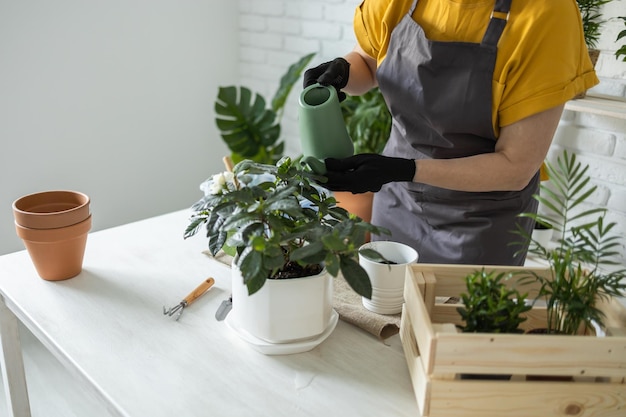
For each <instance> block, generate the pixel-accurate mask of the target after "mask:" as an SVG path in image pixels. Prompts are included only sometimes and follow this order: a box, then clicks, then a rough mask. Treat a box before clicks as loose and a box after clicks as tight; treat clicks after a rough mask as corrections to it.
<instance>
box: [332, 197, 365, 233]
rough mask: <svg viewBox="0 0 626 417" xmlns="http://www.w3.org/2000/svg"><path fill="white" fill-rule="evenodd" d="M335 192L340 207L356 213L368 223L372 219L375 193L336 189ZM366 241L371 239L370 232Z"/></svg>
mask: <svg viewBox="0 0 626 417" xmlns="http://www.w3.org/2000/svg"><path fill="white" fill-rule="evenodd" d="M333 194H334V195H335V199H336V200H337V205H338V206H339V207H342V208H344V209H346V210H348V212H350V213H354V214H356V215H357V216H359V217H360V218H362V219H363V220H365V221H366V222H368V223H369V222H371V221H372V204H373V202H374V193H369V192H368V193H362V194H352V193H351V192H349V191H335V192H334V193H333ZM365 241H366V242H369V241H370V234H369V233H367V235H366V237H365Z"/></svg>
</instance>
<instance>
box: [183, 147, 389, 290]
mask: <svg viewBox="0 0 626 417" xmlns="http://www.w3.org/2000/svg"><path fill="white" fill-rule="evenodd" d="M313 179H314V176H313V174H312V173H310V172H309V171H306V170H304V169H303V168H302V167H301V166H300V165H299V164H296V163H294V162H293V161H292V160H291V158H289V157H283V158H282V159H281V160H280V161H279V162H278V163H277V164H276V165H267V164H259V163H255V162H253V161H249V160H245V161H242V162H240V163H238V164H237V165H236V166H235V167H234V170H233V173H232V174H230V173H228V172H226V173H222V174H217V175H216V176H214V177H213V178H211V179H210V180H209V181H208V182H207V183H205V186H204V189H205V190H207V191H206V192H205V193H206V195H205V196H204V197H203V198H202V199H201V200H199V201H198V202H197V203H196V204H195V205H194V206H193V208H192V209H193V214H192V216H191V221H190V224H189V225H188V227H187V229H186V230H185V234H184V236H185V238H187V237H190V236H192V235H194V234H196V233H197V232H198V231H199V229H200V228H201V226H204V227H205V228H206V231H207V237H208V240H209V242H208V244H209V250H210V252H211V253H212V254H213V255H215V254H217V252H218V251H219V250H220V249H222V248H223V247H224V246H225V245H228V246H230V247H233V248H235V249H236V253H237V257H236V259H237V266H238V267H239V268H240V270H241V272H242V275H243V279H244V282H245V284H246V286H247V288H248V292H249V294H254V293H255V292H257V291H259V290H260V289H261V287H263V285H264V284H265V282H266V280H267V279H270V278H285V277H286V278H289V277H298V276H302V275H303V272H304V275H311V274H314V273H317V272H319V270H320V269H321V265H322V264H323V265H324V267H325V268H326V269H327V270H328V272H329V273H330V274H331V275H333V276H337V275H338V274H339V272H341V273H342V275H343V276H344V278H345V279H346V281H347V282H348V283H349V284H350V286H351V287H352V288H353V289H354V290H355V291H356V292H357V293H358V294H359V295H362V296H364V297H371V294H372V287H371V284H370V281H369V277H368V276H367V273H366V272H365V271H364V270H363V268H362V267H361V266H360V265H359V263H358V249H359V247H360V246H361V245H362V244H363V243H364V242H365V236H366V233H368V232H375V233H385V230H384V229H381V228H378V227H376V226H373V225H371V224H369V223H367V222H365V221H363V220H362V219H360V218H359V217H357V216H354V215H351V214H349V213H348V212H347V211H346V210H345V209H343V208H341V207H338V206H337V205H336V200H335V198H334V197H332V195H330V194H327V193H326V191H324V190H323V189H321V188H319V187H318V186H316V185H315V183H314V181H313ZM290 274H291V275H290Z"/></svg>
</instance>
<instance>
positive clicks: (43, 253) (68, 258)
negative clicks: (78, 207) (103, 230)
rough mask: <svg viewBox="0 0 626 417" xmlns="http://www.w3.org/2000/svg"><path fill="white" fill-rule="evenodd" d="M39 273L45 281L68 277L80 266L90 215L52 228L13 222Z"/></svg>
mask: <svg viewBox="0 0 626 417" xmlns="http://www.w3.org/2000/svg"><path fill="white" fill-rule="evenodd" d="M15 229H16V231H17V235H18V236H19V237H20V238H21V239H22V240H23V241H24V245H25V246H26V250H27V251H28V254H29V255H30V258H31V260H32V261H33V264H34V265H35V269H36V270H37V273H38V274H39V276H40V277H41V278H43V279H45V280H48V281H59V280H63V279H68V278H72V277H74V276H76V275H78V274H79V273H80V271H82V269H83V256H84V254H85V247H86V244H87V235H88V232H89V229H91V216H89V217H87V219H86V220H83V221H82V222H80V223H77V224H73V225H71V226H67V227H60V228H56V229H31V228H28V227H24V226H22V225H20V224H18V223H17V222H16V223H15Z"/></svg>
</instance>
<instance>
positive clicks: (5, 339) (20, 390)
mask: <svg viewBox="0 0 626 417" xmlns="http://www.w3.org/2000/svg"><path fill="white" fill-rule="evenodd" d="M17 324H18V323H17V317H15V315H14V314H13V312H11V310H9V308H8V307H7V306H6V304H5V303H4V299H3V298H2V297H1V296H0V353H1V355H0V368H2V379H3V381H4V391H5V394H6V395H5V396H6V399H7V405H8V407H9V416H11V417H30V404H29V401H28V390H27V388H26V376H25V374H24V359H23V357H22V348H21V345H20V335H19V329H18V327H17Z"/></svg>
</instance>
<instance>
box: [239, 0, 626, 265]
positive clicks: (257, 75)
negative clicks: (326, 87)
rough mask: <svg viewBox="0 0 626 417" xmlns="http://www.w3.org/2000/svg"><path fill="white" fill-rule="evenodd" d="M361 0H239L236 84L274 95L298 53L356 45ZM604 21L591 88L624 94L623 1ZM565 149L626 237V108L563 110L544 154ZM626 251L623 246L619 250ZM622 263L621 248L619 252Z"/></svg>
mask: <svg viewBox="0 0 626 417" xmlns="http://www.w3.org/2000/svg"><path fill="white" fill-rule="evenodd" d="M359 3H360V0H316V1H315V2H311V1H305V0H283V1H279V0H275V1H259V0H240V1H239V7H240V13H241V16H240V29H241V41H240V43H241V66H240V68H241V84H242V85H245V86H248V87H250V88H251V89H253V90H254V91H257V92H259V93H261V94H262V95H264V96H265V97H266V98H267V99H268V100H271V98H272V96H273V94H274V92H275V90H276V88H277V86H278V81H279V78H280V76H281V75H282V74H283V73H284V71H285V70H286V68H287V67H288V66H289V65H290V64H291V63H293V62H295V61H296V60H297V59H299V58H300V57H301V56H303V55H305V54H307V53H310V52H317V55H316V57H315V58H314V61H313V62H314V64H317V63H321V62H324V61H328V60H330V59H332V58H335V57H337V56H341V55H343V54H345V53H346V52H347V51H349V50H351V49H352V47H353V46H354V42H355V40H354V39H355V38H354V34H353V31H352V18H353V15H354V8H355V7H356V6H357V5H358V4H359ZM603 10H604V15H605V18H606V22H605V23H604V26H603V31H602V36H601V38H600V42H599V44H598V47H599V49H600V50H601V54H600V58H599V59H598V63H597V65H596V71H597V73H598V76H599V78H600V80H601V82H600V84H599V85H598V86H597V87H595V88H593V89H592V90H591V91H590V92H589V94H606V95H610V96H615V97H617V98H620V99H622V100H626V63H624V62H621V61H618V60H616V59H615V56H614V53H615V50H617V48H618V44H617V43H616V42H615V39H616V37H617V34H618V33H619V31H620V30H622V29H623V25H622V22H621V20H618V19H616V16H624V15H626V0H614V1H612V2H611V3H609V4H607V5H605V6H604V9H603ZM297 91H299V86H298V87H297V88H296V89H294V92H293V93H292V95H291V97H290V98H289V101H288V103H287V108H286V110H285V114H284V116H283V121H282V129H283V135H284V137H285V140H286V142H287V153H288V154H289V155H298V154H299V152H300V150H299V143H298V134H297V122H296V111H297ZM562 149H568V150H570V151H572V152H575V153H576V154H578V155H579V156H580V159H581V161H583V162H584V163H588V164H589V165H590V171H589V172H590V174H591V176H592V179H593V181H594V183H595V184H597V185H598V186H599V188H598V192H597V193H596V194H595V195H594V196H593V199H592V200H593V201H592V202H591V203H592V204H594V205H598V206H603V207H607V208H608V209H609V219H610V220H613V221H616V222H617V223H618V227H617V229H618V230H617V232H618V233H620V234H621V235H622V236H626V115H624V118H621V119H620V118H615V117H607V116H598V115H596V114H589V113H585V112H574V111H566V112H565V113H564V114H563V118H562V121H561V124H560V126H559V128H558V130H557V134H556V137H555V140H554V144H553V146H552V149H551V152H550V155H549V158H550V159H553V158H554V156H555V155H557V154H558V153H560V151H561V150H562ZM623 252H624V251H623ZM622 260H623V261H624V262H625V263H626V255H625V254H624V253H623V254H622Z"/></svg>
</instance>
